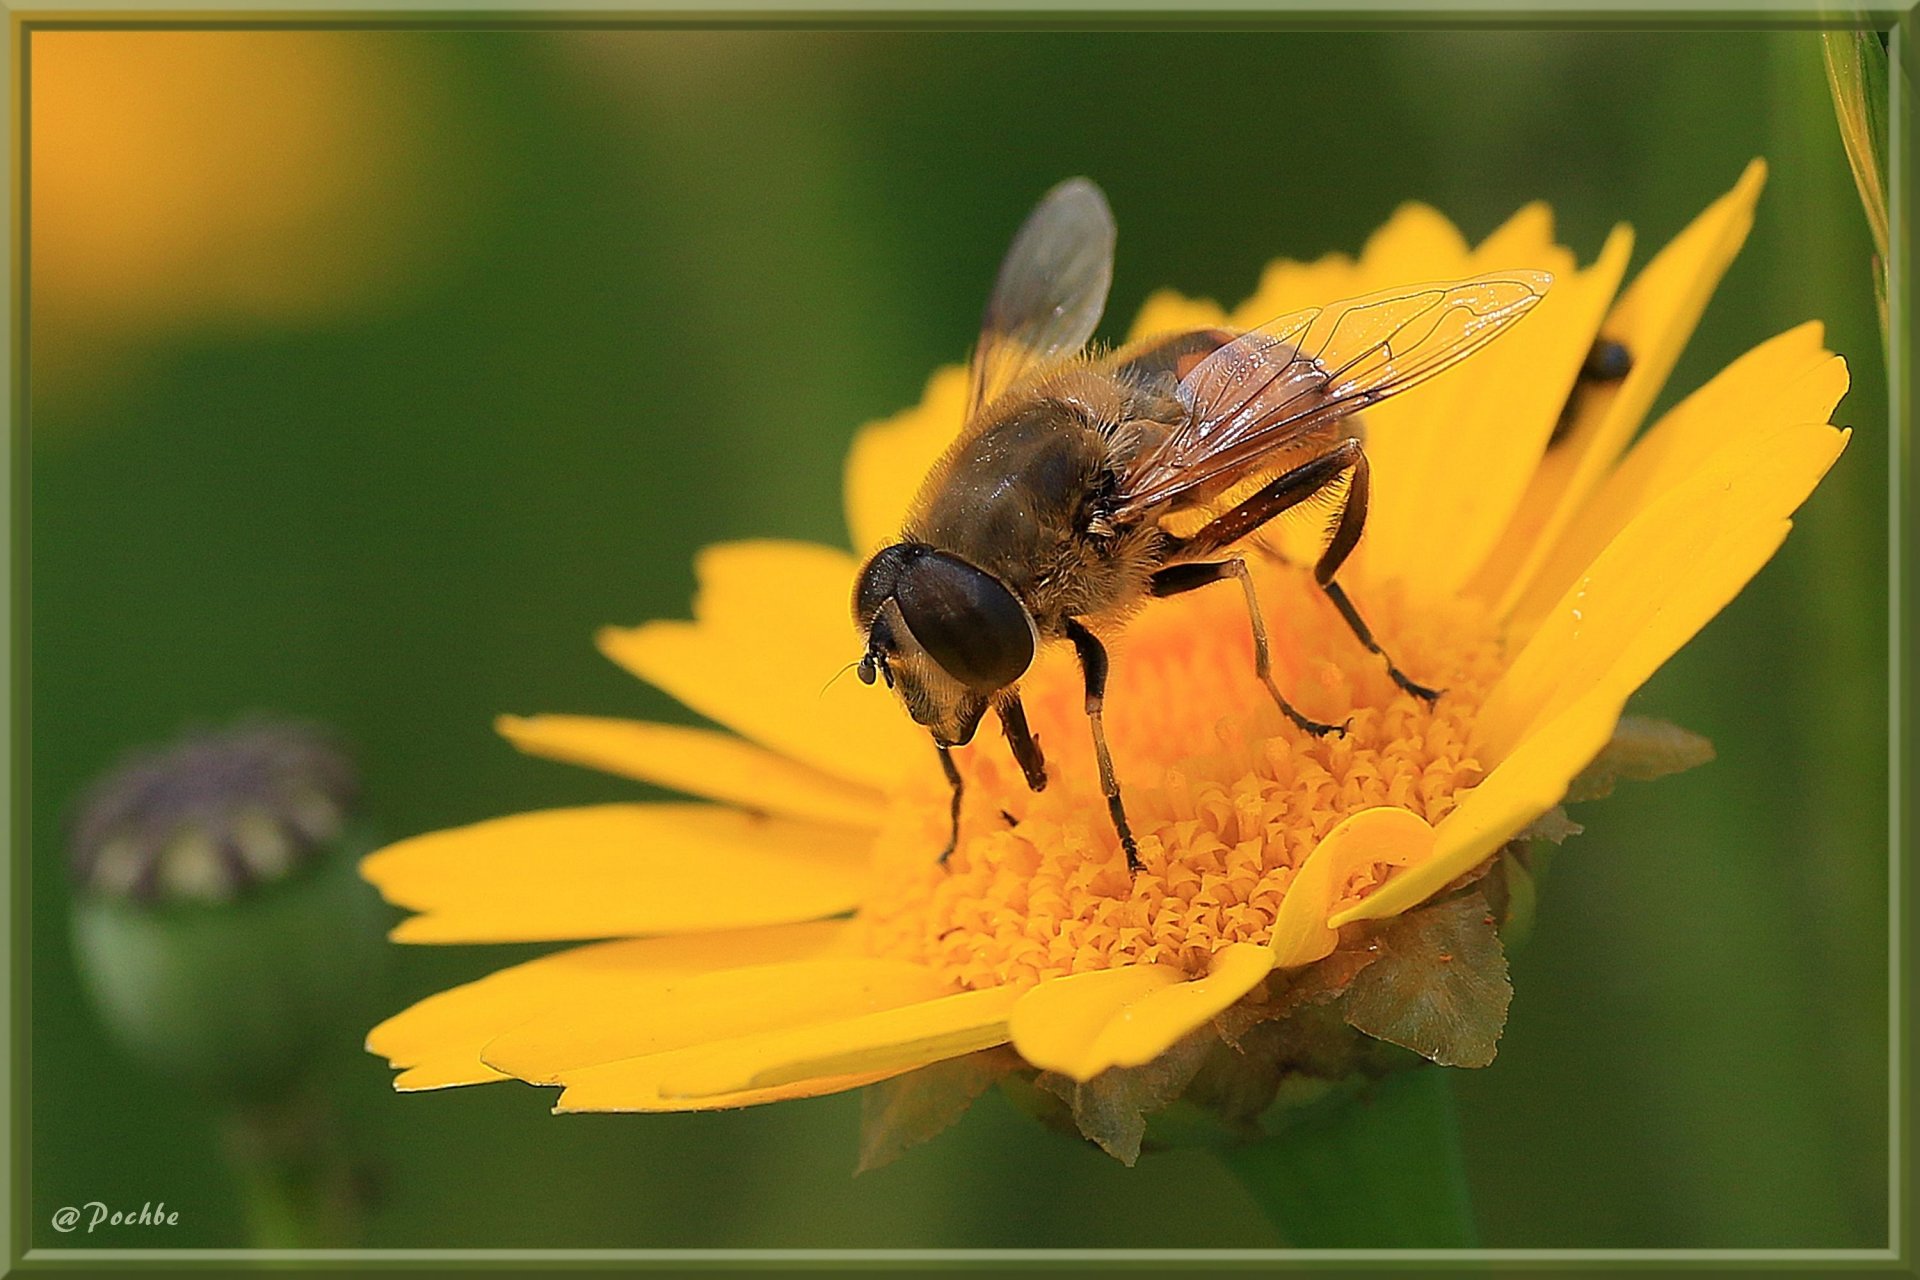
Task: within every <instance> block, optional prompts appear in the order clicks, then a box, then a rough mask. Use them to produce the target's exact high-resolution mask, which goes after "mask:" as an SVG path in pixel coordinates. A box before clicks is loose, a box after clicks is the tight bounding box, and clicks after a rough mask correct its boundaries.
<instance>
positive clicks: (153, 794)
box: [70, 721, 382, 1097]
mask: <svg viewBox="0 0 1920 1280" xmlns="http://www.w3.org/2000/svg"><path fill="white" fill-rule="evenodd" d="M357 790H358V783H357V778H356V776H355V770H354V768H353V763H352V761H351V760H350V759H349V758H348V757H347V756H346V755H345V753H344V752H342V751H341V750H340V749H339V748H338V747H337V746H336V745H334V744H333V743H332V742H331V741H330V740H329V739H328V738H327V737H326V736H325V735H324V734H322V733H321V732H319V731H317V730H315V729H313V728H311V727H307V726H302V725H298V724H290V723H283V722H264V721H263V722H254V723H248V724H242V725H238V726H235V727H234V728H231V729H227V730H224V731H219V732H213V733H201V734H195V735H191V736H188V737H186V738H183V739H182V740H181V741H179V742H177V743H175V744H173V745H171V746H168V747H166V748H163V749H160V750H157V751H152V752H147V753H143V754H140V755H138V756H136V757H134V758H132V759H130V760H128V761H127V762H126V763H125V764H123V765H121V766H120V767H119V768H117V769H115V770H114V771H112V772H111V773H109V774H108V775H106V776H105V777H103V778H102V779H101V780H100V781H99V782H97V783H96V784H95V785H94V786H93V787H92V788H91V789H90V790H89V791H88V792H87V793H86V795H85V796H84V797H83V799H82V801H81V803H80V805H79V807H78V809H77V812H76V817H75V821H74V823H73V826H72V828H71V837H70V855H71V863H70V866H71V869H72V873H73V880H74V886H75V901H74V908H73V930H74V946H75V951H76V959H77V961H78V964H79V967H80V970H81V973H82V975H83V978H84V981H85V983H86V985H87V988H88V990H89V992H90V994H91V995H92V997H93V1000H94V1003H95V1005H96V1007H97V1008H98V1010H99V1012H100V1015H101V1018H102V1020H103V1021H104V1022H105V1023H106V1025H107V1027H108V1029H109V1031H110V1032H111V1034H112V1035H113V1036H114V1037H115V1038H116V1039H117V1040H119V1041H120V1042H121V1043H122V1044H124V1045H125V1046H126V1048H127V1049H128V1050H129V1051H130V1052H131V1053H132V1054H133V1055H134V1056H135V1057H137V1058H139V1059H140V1060H141V1061H143V1062H145V1063H147V1064H148V1065H150V1066H152V1067H154V1068H156V1069H158V1070H160V1071H162V1072H164V1073H166V1074H168V1075H171V1076H173V1077H175V1078H177V1079H180V1080H182V1081H183V1082H187V1083H192V1084H195V1085H198V1086H200V1087H202V1088H204V1089H207V1090H208V1091H210V1092H213V1093H217V1094H220V1095H225V1096H243V1097H259V1096H266V1095H270V1094H274V1093H277V1092H279V1091H281V1090H283V1089H284V1088H285V1087H286V1085H287V1084H288V1083H289V1082H290V1081H292V1080H294V1079H295V1078H297V1077H298V1076H299V1074H300V1073H301V1069H302V1067H303V1066H304V1064H305V1063H306V1062H307V1061H308V1059H310V1058H311V1057H313V1056H315V1055H316V1054H318V1053H319V1052H320V1051H321V1050H323V1049H324V1048H325V1047H326V1046H327V1045H329V1044H330V1043H333V1042H339V1041H341V1040H343V1039H346V1040H350V1039H352V1038H353V1034H352V1028H353V1027H355V1026H356V1025H357V1018H358V1014H357V1012H356V1005H357V1003H358V1001H359V1000H360V999H361V998H363V996H364V993H365V992H366V989H367V987H368V986H369V984H370V980H371V978H372V977H373V975H374V974H375V973H376V972H377V969H378V966H379V965H380V963H381V954H382V948H381V947H380V945H379V942H380V936H381V908H380V906H379V902H378V899H377V898H375V897H374V896H373V894H371V893H370V892H369V891H368V890H367V889H366V886H365V885H364V884H363V883H362V882H361V881H360V879H359V878H358V876H357V875H356V874H355V873H354V862H355V859H356V858H357V857H358V855H359V854H361V853H363V852H364V851H365V850H366V849H367V848H368V847H370V845H371V843H372V842H371V840H370V839H369V838H368V837H367V836H366V835H365V834H363V833H361V832H359V831H358V830H357V829H356V826H355V823H354V817H353V814H354V802H355V799H356V795H357Z"/></svg>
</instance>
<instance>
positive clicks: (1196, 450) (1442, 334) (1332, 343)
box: [1114, 271, 1553, 520]
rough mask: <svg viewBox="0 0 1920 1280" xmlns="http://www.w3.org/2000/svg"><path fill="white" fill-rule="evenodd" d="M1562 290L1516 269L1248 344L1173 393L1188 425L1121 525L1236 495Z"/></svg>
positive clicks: (1150, 462) (1266, 334) (1391, 299)
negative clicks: (1301, 446) (1265, 469)
mask: <svg viewBox="0 0 1920 1280" xmlns="http://www.w3.org/2000/svg"><path fill="white" fill-rule="evenodd" d="M1552 283H1553V278H1552V277H1551V276H1549V275H1547V274H1546V273H1545V272H1543V271H1514V272H1505V273H1501V274H1496V275H1484V276H1476V277H1474V278H1473V279H1471V280H1462V281H1458V282H1455V283H1450V284H1430V285H1420V286H1414V287H1412V288H1406V289H1390V290H1386V291H1384V292H1381V293H1374V294H1368V295H1367V296H1365V297H1361V298H1354V299H1351V300H1349V301H1346V302H1340V303H1335V304H1334V305H1332V306H1330V307H1325V308H1321V307H1314V308H1310V309H1308V310H1306V311H1300V312H1296V313H1294V314H1292V315H1289V316H1283V317H1281V318H1280V319H1278V320H1275V321H1272V322H1271V323H1269V324H1264V325H1262V326H1260V327H1259V328H1258V329H1254V330H1252V331H1250V332H1248V333H1244V334H1241V335H1240V336H1239V337H1238V338H1236V339H1234V340H1233V341H1232V342H1229V343H1227V344H1226V345H1224V346H1222V347H1220V348H1219V350H1217V351H1215V352H1213V353H1212V354H1211V355H1208V356H1207V357H1205V358H1204V359H1202V360H1201V361H1200V362H1199V363H1197V364H1196V365H1194V367H1193V368H1192V369H1191V370H1190V371H1189V372H1188V373H1187V374H1186V375H1185V376H1184V377H1183V378H1181V380H1180V382H1179V384H1178V386H1177V387H1176V389H1175V392H1174V394H1175V395H1176V396H1177V397H1178V398H1179V400H1180V402H1181V404H1182V405H1183V406H1184V407H1185V408H1186V410H1187V418H1186V421H1185V422H1184V423H1183V424H1181V426H1180V427H1179V428H1178V429H1177V430H1175V431H1174V432H1172V433H1171V434H1170V435H1168V436H1167V437H1166V439H1165V440H1163V441H1162V442H1161V443H1160V444H1158V445H1157V446H1155V447H1153V448H1152V449H1149V450H1147V451H1146V452H1145V453H1143V454H1142V455H1141V456H1140V457H1139V458H1137V459H1135V461H1134V462H1133V464H1132V466H1131V467H1129V468H1128V471H1127V474H1126V475H1125V476H1124V477H1123V478H1122V481H1121V485H1120V491H1119V495H1118V505H1117V508H1116V510H1115V513H1114V514H1115V518H1116V519H1122V520H1124V519H1138V518H1141V517H1143V516H1145V515H1147V514H1148V513H1151V512H1155V511H1165V510H1173V509H1178V508H1179V507H1180V506H1181V505H1182V504H1183V503H1188V502H1193V501H1198V500H1202V499H1205V498H1207V497H1211V496H1212V495H1215V494H1217V493H1219V492H1221V491H1222V490H1223V489H1227V488H1230V487H1231V486H1232V485H1233V484H1235V483H1236V482H1237V481H1239V480H1241V479H1244V478H1246V477H1247V476H1249V475H1251V474H1252V473H1253V472H1255V471H1257V470H1259V469H1260V468H1261V467H1262V465H1263V464H1265V463H1267V462H1269V461H1270V460H1271V459H1272V458H1273V457H1274V456H1275V454H1276V453H1277V452H1279V451H1280V450H1282V449H1286V448H1287V447H1289V446H1291V445H1295V444H1298V443H1300V442H1302V441H1304V440H1307V439H1309V438H1311V437H1313V436H1314V435H1315V434H1316V433H1322V432H1325V430H1326V428H1328V427H1330V426H1332V425H1333V424H1334V423H1336V422H1338V421H1339V420H1340V419H1342V418H1344V417H1346V416H1348V415H1349V414H1353V413H1357V412H1359V411H1360V410H1362V409H1364V408H1366V407H1367V406H1368V405H1373V404H1378V403H1379V402H1380V401H1382V400H1385V399H1386V398H1387V397H1389V396H1392V395H1397V394H1398V393H1400V392H1402V391H1405V390H1407V389H1408V388H1409V387H1414V386H1418V385H1419V384H1420V383H1422V382H1424V381H1426V380H1427V379H1428V378H1431V377H1433V376H1434V375H1435V374H1437V373H1440V372H1442V371H1443V370H1445V369H1448V368H1450V367H1452V366H1453V365H1455V364H1457V363H1458V362H1460V361H1461V360H1464V359H1466V358H1467V357H1468V356H1470V355H1472V354H1473V353H1474V352H1475V351H1478V350H1479V349H1480V348H1481V347H1484V346H1485V345H1486V344H1487V343H1489V342H1491V341H1493V339H1494V338H1496V337H1498V336H1499V335H1500V334H1501V333H1504V332H1505V331H1506V330H1507V329H1508V328H1509V327H1511V326H1512V325H1513V323H1514V322H1515V321H1517V320H1519V319H1520V317H1521V316H1523V315H1525V314H1526V313H1527V312H1528V311H1530V310H1532V309H1533V307H1534V306H1535V304H1537V303H1538V302H1539V301H1540V299H1541V298H1543V297H1545V296H1546V292H1547V288H1548V286H1549V285H1551V284H1552ZM1331 443H1332V441H1331V440H1329V444H1331Z"/></svg>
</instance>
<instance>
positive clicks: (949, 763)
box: [933, 741, 967, 867]
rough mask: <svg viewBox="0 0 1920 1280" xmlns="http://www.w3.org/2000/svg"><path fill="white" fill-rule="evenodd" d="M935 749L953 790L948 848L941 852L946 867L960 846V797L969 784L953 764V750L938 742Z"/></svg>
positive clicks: (941, 860)
mask: <svg viewBox="0 0 1920 1280" xmlns="http://www.w3.org/2000/svg"><path fill="white" fill-rule="evenodd" d="M933 745H934V749H935V750H937V751H938V752H939V753H940V767H941V769H943V770H945V771H946V775H947V785H948V786H950V787H952V788H953V801H952V806H951V808H950V810H949V823H948V827H947V847H946V848H944V849H942V850H941V851H940V865H941V866H943V867H944V866H946V865H947V859H948V858H951V857H952V856H953V851H954V850H955V849H956V848H958V847H959V844H960V797H961V796H962V795H963V794H965V792H966V789H967V784H966V783H964V782H962V781H961V780H960V770H959V767H958V766H956V765H955V764H954V763H953V749H952V748H951V747H949V746H947V744H946V743H944V742H938V741H936V742H935V743H934V744H933Z"/></svg>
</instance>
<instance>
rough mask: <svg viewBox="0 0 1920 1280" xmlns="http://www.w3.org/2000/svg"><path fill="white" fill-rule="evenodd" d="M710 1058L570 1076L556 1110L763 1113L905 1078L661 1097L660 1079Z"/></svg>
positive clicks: (682, 1054)
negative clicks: (770, 1108)
mask: <svg viewBox="0 0 1920 1280" xmlns="http://www.w3.org/2000/svg"><path fill="white" fill-rule="evenodd" d="M705 1052H707V1051H706V1050H705V1049H685V1050H681V1051H679V1052H676V1053H659V1054H654V1055H653V1056H652V1057H648V1058H626V1059H623V1060H621V1061H619V1062H608V1063H603V1064H601V1065H600V1066H597V1067H583V1068H581V1069H580V1070H579V1071H577V1072H570V1073H569V1074H568V1075H567V1077H566V1079H565V1080H563V1081H562V1082H561V1083H563V1084H565V1085H566V1088H565V1089H563V1090H562V1091H561V1093H560V1099H559V1101H558V1102H556V1103H555V1104H554V1108H553V1109H554V1112H555V1113H556V1114H561V1115H564V1114H569V1113H573V1112H585V1111H634V1112H658V1111H721V1110H726V1109H728V1108H732V1107H758V1106H763V1105H765V1104H766V1103H769V1102H786V1101H788V1100H790V1099H793V1098H817V1097H820V1096H821V1095H822V1094H828V1093H842V1092H845V1091H846V1090H848V1089H858V1088H860V1087H861V1086H863V1085H869V1084H874V1083H876V1082H877V1081H881V1080H885V1079H886V1078H887V1077H889V1076H897V1075H900V1074H901V1072H899V1071H872V1072H867V1073H866V1074H864V1075H855V1076H820V1077H815V1078H813V1079H809V1080H798V1081H795V1082H794V1083H792V1084H783V1085H779V1086H777V1087H775V1088H771V1089H748V1090H745V1091H743V1092H741V1093H718V1094H713V1095H712V1096H710V1097H705V1098H668V1097H666V1096H664V1095H662V1094H661V1092H660V1077H661V1075H662V1074H663V1073H670V1072H673V1071H675V1070H677V1069H678V1068H679V1067H680V1066H681V1064H683V1063H686V1062H689V1061H692V1060H694V1059H696V1058H698V1057H699V1056H700V1055H701V1054H704V1053H705Z"/></svg>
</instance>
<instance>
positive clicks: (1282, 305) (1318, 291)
mask: <svg viewBox="0 0 1920 1280" xmlns="http://www.w3.org/2000/svg"><path fill="white" fill-rule="evenodd" d="M1358 271H1359V268H1358V267H1357V266H1356V265H1355V263H1354V261H1353V259H1352V258H1349V257H1347V256H1346V255H1345V254H1341V253H1329V254H1326V255H1325V256H1323V257H1321V258H1318V259H1316V260H1315V261H1313V262H1289V261H1286V260H1284V259H1282V260H1280V261H1278V262H1271V263H1268V264H1267V269H1266V270H1265V271H1264V272H1262V273H1261V275H1260V287H1259V288H1258V289H1256V290H1254V292H1253V296H1252V297H1250V298H1248V299H1247V300H1246V301H1245V302H1243V303H1241V304H1240V305H1239V306H1237V307H1235V308H1234V309H1233V315H1232V317H1231V323H1232V325H1233V327H1235V328H1239V329H1254V328H1258V327H1259V326H1261V325H1263V324H1266V323H1267V322H1268V321H1270V320H1277V319H1279V318H1280V317H1281V316H1285V315H1291V314H1293V313H1294V312H1296V311H1301V310H1304V309H1305V308H1307V307H1324V306H1327V305H1328V304H1330V303H1334V302H1339V301H1342V300H1343V299H1346V298H1351V297H1355V296H1357V295H1359V294H1362V293H1367V292H1370V290H1368V289H1366V288H1364V287H1362V286H1361V285H1360V283H1359V276H1358ZM1214 323H1218V322H1217V321H1215V322H1214ZM1195 327H1198V326H1195Z"/></svg>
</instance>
